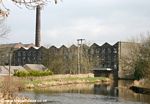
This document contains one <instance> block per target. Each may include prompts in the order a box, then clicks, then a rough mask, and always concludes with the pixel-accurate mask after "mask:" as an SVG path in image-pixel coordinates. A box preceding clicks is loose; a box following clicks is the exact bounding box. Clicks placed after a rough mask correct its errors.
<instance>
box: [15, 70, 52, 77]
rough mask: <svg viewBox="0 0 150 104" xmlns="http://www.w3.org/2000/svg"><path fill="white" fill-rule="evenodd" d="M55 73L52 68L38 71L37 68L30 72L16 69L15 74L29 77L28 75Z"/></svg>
mask: <svg viewBox="0 0 150 104" xmlns="http://www.w3.org/2000/svg"><path fill="white" fill-rule="evenodd" d="M52 74H53V73H52V72H51V71H50V70H45V71H37V70H30V71H28V72H26V71H16V72H15V73H14V76H18V77H28V76H36V77H39V76H48V75H52Z"/></svg>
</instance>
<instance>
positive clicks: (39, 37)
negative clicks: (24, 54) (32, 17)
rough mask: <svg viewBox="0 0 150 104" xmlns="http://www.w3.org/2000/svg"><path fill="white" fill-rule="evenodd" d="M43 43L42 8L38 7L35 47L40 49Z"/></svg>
mask: <svg viewBox="0 0 150 104" xmlns="http://www.w3.org/2000/svg"><path fill="white" fill-rule="evenodd" d="M40 42H41V6H40V5H38V6H37V7H36V28H35V46H36V47H40Z"/></svg>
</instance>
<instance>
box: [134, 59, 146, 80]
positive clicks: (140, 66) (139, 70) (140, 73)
mask: <svg viewBox="0 0 150 104" xmlns="http://www.w3.org/2000/svg"><path fill="white" fill-rule="evenodd" d="M147 65H148V63H147V62H146V61H145V60H138V62H137V63H136V65H135V72H134V78H135V79H137V80H139V79H141V78H144V77H145V72H146V70H147V68H148V66H147Z"/></svg>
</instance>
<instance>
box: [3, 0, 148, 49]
mask: <svg viewBox="0 0 150 104" xmlns="http://www.w3.org/2000/svg"><path fill="white" fill-rule="evenodd" d="M6 4H7V3H6ZM6 6H7V7H8V8H9V9H10V10H11V11H10V15H9V17H8V18H7V25H8V26H9V27H10V29H11V31H10V33H9V34H8V37H7V39H3V43H12V42H13V43H14V42H22V43H34V36H35V10H28V9H26V8H25V7H24V6H21V7H22V8H21V9H20V8H18V7H17V6H16V5H14V4H13V3H9V4H7V5H6ZM149 12H150V0H63V1H62V2H59V3H58V4H57V5H55V4H54V3H53V2H51V3H48V4H47V5H45V6H44V7H43V9H42V15H41V17H42V19H41V22H42V42H41V43H42V45H49V46H51V45H56V46H58V47H59V46H61V45H62V44H65V45H71V44H76V40H77V39H78V38H84V39H86V43H88V44H90V43H94V42H95V43H97V44H103V43H104V42H109V43H111V44H114V43H116V42H117V41H127V40H129V39H130V38H133V37H137V36H138V35H139V34H146V33H147V32H148V31H150V13H149Z"/></svg>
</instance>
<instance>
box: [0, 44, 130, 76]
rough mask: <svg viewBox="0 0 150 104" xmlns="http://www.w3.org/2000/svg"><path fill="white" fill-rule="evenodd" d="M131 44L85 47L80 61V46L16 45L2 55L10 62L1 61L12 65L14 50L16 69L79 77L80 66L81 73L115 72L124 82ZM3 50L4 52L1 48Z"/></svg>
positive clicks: (13, 62) (13, 63)
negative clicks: (28, 66)
mask: <svg viewBox="0 0 150 104" xmlns="http://www.w3.org/2000/svg"><path fill="white" fill-rule="evenodd" d="M131 44H133V43H129V42H117V43H116V44H114V45H111V44H109V43H104V44H103V45H101V46H100V45H98V44H96V43H94V44H92V45H91V46H87V45H83V46H82V49H81V50H82V52H81V51H80V57H78V55H79V53H78V52H79V47H77V46H76V45H72V46H70V47H69V48H68V47H66V46H64V45H63V46H61V47H60V48H57V47H55V46H51V47H50V48H45V47H43V46H42V47H40V48H37V47H35V46H34V45H33V44H30V45H26V47H25V45H23V44H17V45H16V44H15V45H13V47H11V48H9V50H8V53H7V54H6V55H5V56H4V55H1V59H3V57H5V58H6V59H7V61H6V62H2V61H0V62H1V63H0V64H9V62H8V59H9V58H8V56H9V52H10V49H13V50H12V57H11V64H12V65H18V66H19V65H22V66H23V65H25V64H43V65H45V66H46V67H48V68H50V69H51V70H52V71H54V73H72V74H75V73H79V69H78V64H80V67H81V69H80V73H87V72H90V71H91V69H92V68H111V69H112V70H113V71H112V72H113V73H114V76H115V77H116V78H118V77H121V78H122V77H126V75H127V74H129V72H126V70H125V67H123V64H122V59H123V57H124V56H126V55H128V54H129V53H128V51H129V50H130V48H129V46H131ZM14 47H16V48H14ZM0 49H2V48H1V47H0ZM1 51H2V50H1ZM79 61H80V63H79Z"/></svg>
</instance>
